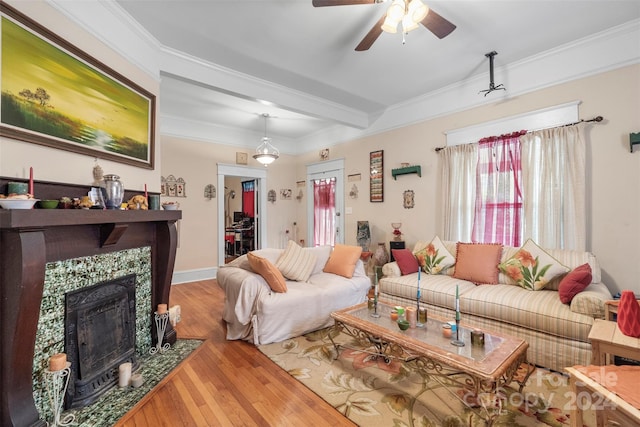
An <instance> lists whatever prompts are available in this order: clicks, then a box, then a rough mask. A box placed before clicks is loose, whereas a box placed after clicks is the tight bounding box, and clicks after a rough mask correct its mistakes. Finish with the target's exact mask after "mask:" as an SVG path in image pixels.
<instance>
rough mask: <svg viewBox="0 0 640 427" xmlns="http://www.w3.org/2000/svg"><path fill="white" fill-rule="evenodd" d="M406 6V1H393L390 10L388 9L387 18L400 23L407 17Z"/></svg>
mask: <svg viewBox="0 0 640 427" xmlns="http://www.w3.org/2000/svg"><path fill="white" fill-rule="evenodd" d="M405 12H406V5H405V2H404V0H393V3H391V6H389V9H387V18H389V19H393V20H394V21H395V22H400V20H401V19H402V17H403V16H404V15H405Z"/></svg>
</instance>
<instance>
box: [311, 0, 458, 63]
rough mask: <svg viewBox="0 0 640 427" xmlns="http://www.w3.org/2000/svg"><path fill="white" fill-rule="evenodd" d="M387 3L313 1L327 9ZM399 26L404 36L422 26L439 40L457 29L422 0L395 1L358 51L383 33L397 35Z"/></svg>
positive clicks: (382, 1)
mask: <svg viewBox="0 0 640 427" xmlns="http://www.w3.org/2000/svg"><path fill="white" fill-rule="evenodd" d="M385 1H386V0H313V1H312V3H313V6H314V7H325V6H344V5H353V4H371V3H384V2H385ZM399 24H401V26H402V28H401V30H402V33H403V34H406V33H408V32H409V31H411V30H413V29H415V28H417V27H418V24H422V25H424V26H425V27H426V28H427V29H428V30H429V31H431V32H432V33H433V34H435V35H436V37H438V38H439V39H442V38H444V37H446V36H448V35H449V34H451V32H452V31H453V30H455V29H456V26H455V25H453V24H452V23H451V22H449V21H448V20H446V19H445V18H443V17H442V16H440V15H438V14H437V13H436V12H435V11H434V10H433V9H431V8H429V7H427V6H426V5H425V4H424V3H422V1H421V0H393V1H392V2H391V5H390V6H389V9H387V13H386V14H384V15H383V16H382V17H381V18H380V19H379V20H378V22H376V24H375V25H374V26H373V28H371V30H369V32H368V33H367V35H365V36H364V38H363V39H362V41H361V42H360V44H358V46H356V50H357V51H363V50H367V49H369V48H370V47H371V46H372V45H373V43H374V42H375V41H376V39H377V38H378V37H379V36H380V34H382V32H383V31H385V32H388V33H395V32H397V28H398V25H399ZM403 43H404V38H403Z"/></svg>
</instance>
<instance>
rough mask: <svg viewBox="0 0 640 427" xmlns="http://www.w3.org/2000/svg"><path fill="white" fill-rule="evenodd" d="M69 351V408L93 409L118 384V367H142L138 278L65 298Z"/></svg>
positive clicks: (67, 404) (128, 276) (111, 283)
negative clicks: (138, 345) (138, 346)
mask: <svg viewBox="0 0 640 427" xmlns="http://www.w3.org/2000/svg"><path fill="white" fill-rule="evenodd" d="M65 304H66V307H65V308H66V311H65V352H66V353H67V358H68V360H69V361H70V362H71V375H70V379H69V387H68V389H67V395H66V398H65V407H66V408H67V409H68V408H77V407H83V406H87V405H90V404H91V403H93V402H95V401H96V400H97V399H98V398H99V397H100V396H101V395H102V394H104V393H105V392H106V391H107V390H109V389H111V388H112V387H113V386H115V385H116V384H117V383H118V366H119V365H120V364H121V363H124V362H131V363H132V366H133V369H134V370H135V369H137V368H138V361H137V359H136V354H135V345H136V276H135V274H131V275H127V276H123V277H120V278H117V279H113V280H109V281H106V282H101V283H97V284H95V285H93V286H89V287H85V288H82V289H78V290H76V291H73V292H68V293H67V294H66V295H65Z"/></svg>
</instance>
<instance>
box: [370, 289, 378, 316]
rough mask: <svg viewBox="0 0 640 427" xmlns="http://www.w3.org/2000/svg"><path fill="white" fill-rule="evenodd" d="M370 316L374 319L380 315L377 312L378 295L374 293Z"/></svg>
mask: <svg viewBox="0 0 640 427" xmlns="http://www.w3.org/2000/svg"><path fill="white" fill-rule="evenodd" d="M370 316H371V317H375V318H376V319H377V318H378V317H380V313H378V295H374V297H373V313H371V314H370Z"/></svg>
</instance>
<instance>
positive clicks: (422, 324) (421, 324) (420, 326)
mask: <svg viewBox="0 0 640 427" xmlns="http://www.w3.org/2000/svg"><path fill="white" fill-rule="evenodd" d="M416 316H418V321H417V323H416V327H417V328H424V323H422V322H421V321H420V295H419V294H418V298H416Z"/></svg>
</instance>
